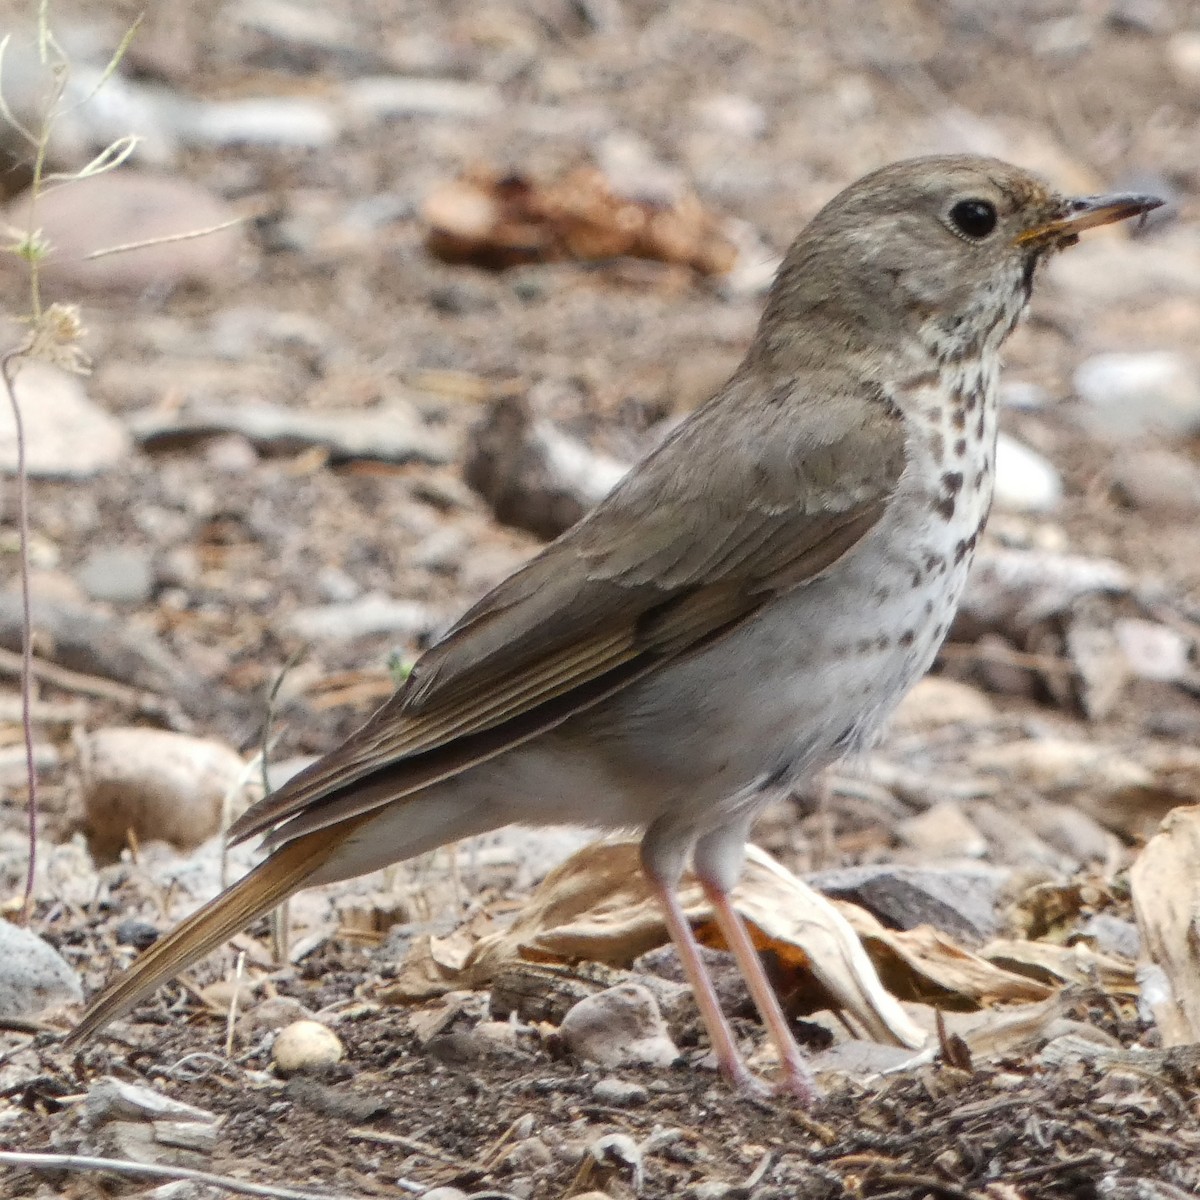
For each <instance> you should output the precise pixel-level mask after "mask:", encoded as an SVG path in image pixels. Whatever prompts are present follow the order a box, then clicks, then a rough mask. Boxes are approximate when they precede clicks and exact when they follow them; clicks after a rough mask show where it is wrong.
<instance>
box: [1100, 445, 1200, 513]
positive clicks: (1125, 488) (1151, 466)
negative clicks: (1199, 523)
mask: <svg viewBox="0 0 1200 1200" xmlns="http://www.w3.org/2000/svg"><path fill="white" fill-rule="evenodd" d="M1109 469H1110V471H1111V473H1112V481H1113V486H1114V487H1115V488H1116V489H1117V492H1118V494H1119V495H1120V496H1122V497H1123V498H1124V499H1125V500H1126V501H1128V503H1130V504H1132V505H1133V507H1134V508H1137V509H1140V510H1141V511H1142V512H1145V513H1148V514H1151V515H1161V516H1164V517H1192V516H1195V515H1196V513H1198V512H1200V466H1197V465H1196V463H1194V462H1192V460H1191V459H1190V458H1186V457H1184V455H1182V454H1177V453H1175V452H1174V451H1172V450H1160V449H1145V450H1132V451H1129V452H1128V453H1122V454H1120V455H1118V456H1117V457H1116V459H1115V461H1114V462H1113V463H1112V465H1111V467H1110V468H1109Z"/></svg>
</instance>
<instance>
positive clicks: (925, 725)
mask: <svg viewBox="0 0 1200 1200" xmlns="http://www.w3.org/2000/svg"><path fill="white" fill-rule="evenodd" d="M995 716H996V708H995V705H993V704H992V702H991V700H989V699H988V697H987V696H986V695H984V693H983V692H981V691H979V690H978V689H977V688H973V687H970V686H969V685H967V684H965V683H959V682H958V681H957V680H954V679H944V678H942V677H941V676H940V675H927V676H926V677H925V678H924V679H922V680H921V681H920V682H919V683H917V685H916V686H915V687H914V688H913V689H912V690H911V691H910V692H909V693H908V695H907V696H905V697H904V699H903V700H901V701H900V704H899V705H898V707H897V708H896V711H895V713H894V714H893V716H892V720H891V724H890V726H889V728H890V729H891V730H892V731H893V732H895V733H921V732H925V731H928V730H931V729H940V728H942V727H943V726H945V725H958V724H962V725H987V724H988V723H990V722H991V721H992V720H994V719H995Z"/></svg>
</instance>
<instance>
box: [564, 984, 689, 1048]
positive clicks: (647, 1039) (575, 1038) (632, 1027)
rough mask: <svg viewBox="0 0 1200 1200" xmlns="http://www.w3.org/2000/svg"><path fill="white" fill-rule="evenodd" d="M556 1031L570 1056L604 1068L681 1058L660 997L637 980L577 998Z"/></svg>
mask: <svg viewBox="0 0 1200 1200" xmlns="http://www.w3.org/2000/svg"><path fill="white" fill-rule="evenodd" d="M559 1033H560V1034H561V1035H562V1038H563V1041H564V1042H565V1043H566V1045H567V1047H568V1048H569V1049H570V1050H571V1052H572V1053H573V1054H575V1055H577V1056H578V1057H579V1058H582V1059H586V1060H588V1061H590V1062H595V1063H599V1064H600V1065H601V1066H603V1067H621V1066H632V1065H646V1066H656V1067H665V1066H670V1064H671V1063H673V1062H675V1061H676V1060H677V1059H678V1058H679V1050H678V1048H677V1047H676V1045H675V1043H674V1042H673V1041H672V1040H671V1037H670V1034H669V1033H668V1032H667V1024H666V1022H665V1021H664V1020H663V1016H662V1013H661V1011H660V1010H659V1007H658V1001H657V1000H655V998H654V995H653V993H652V992H651V991H650V990H649V989H648V988H646V987H643V986H642V985H641V984H637V983H624V984H619V985H618V986H617V987H611V988H605V990H604V991H602V992H597V993H596V994H595V995H594V996H587V997H585V998H584V999H582V1000H580V1001H579V1002H578V1003H577V1004H575V1005H574V1006H572V1007H571V1008H570V1009H569V1010H568V1012H567V1014H566V1016H565V1017H563V1020H562V1024H561V1025H560V1026H559Z"/></svg>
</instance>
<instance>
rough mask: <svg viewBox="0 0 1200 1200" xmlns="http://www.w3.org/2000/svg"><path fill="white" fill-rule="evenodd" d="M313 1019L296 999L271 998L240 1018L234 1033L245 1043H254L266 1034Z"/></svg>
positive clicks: (256, 1005) (248, 1010)
mask: <svg viewBox="0 0 1200 1200" xmlns="http://www.w3.org/2000/svg"><path fill="white" fill-rule="evenodd" d="M311 1017H312V1013H311V1012H310V1011H309V1010H308V1009H307V1008H305V1007H304V1005H303V1004H301V1003H300V1001H299V1000H297V999H296V998H295V997H293V996H269V997H267V999H266V1000H260V1001H259V1002H258V1003H257V1004H255V1005H254V1006H253V1007H251V1008H248V1009H247V1010H246V1011H245V1012H244V1013H242V1015H241V1016H240V1017H238V1020H237V1025H236V1026H235V1028H234V1032H235V1033H236V1034H237V1036H238V1037H239V1038H240V1039H241V1040H242V1042H243V1043H253V1042H256V1041H258V1039H259V1038H260V1037H262V1036H263V1035H264V1034H267V1033H274V1032H275V1030H277V1029H282V1028H284V1027H285V1026H287V1025H291V1024H294V1023H295V1022H297V1021H303V1020H308V1019H310V1018H311Z"/></svg>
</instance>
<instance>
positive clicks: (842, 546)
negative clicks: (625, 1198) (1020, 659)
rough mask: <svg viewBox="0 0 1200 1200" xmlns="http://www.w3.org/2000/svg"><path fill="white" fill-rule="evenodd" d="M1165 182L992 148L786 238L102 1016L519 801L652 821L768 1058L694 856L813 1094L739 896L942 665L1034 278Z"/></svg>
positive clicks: (526, 806) (850, 201)
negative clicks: (732, 358) (663, 430)
mask: <svg viewBox="0 0 1200 1200" xmlns="http://www.w3.org/2000/svg"><path fill="white" fill-rule="evenodd" d="M1159 203H1160V202H1159V201H1158V200H1156V199H1154V198H1153V197H1150V196H1138V195H1108V196H1090V197H1084V198H1075V199H1072V198H1067V197H1064V196H1062V195H1059V194H1058V193H1056V192H1054V191H1052V190H1051V189H1050V188H1048V187H1047V186H1046V185H1045V184H1043V183H1042V182H1041V181H1039V180H1038V179H1036V178H1035V177H1034V176H1032V175H1030V174H1027V173H1026V172H1025V171H1022V170H1020V169H1018V168H1016V167H1013V166H1009V165H1007V164H1005V163H1003V162H999V161H997V160H995V159H988V158H976V157H959V156H954V157H949V156H947V157H933V158H921V159H914V160H911V161H906V162H900V163H896V164H893V165H891V166H886V167H883V168H882V169H880V170H877V171H875V172H874V173H872V174H870V175H867V176H866V177H865V178H863V179H860V180H859V181H858V182H857V183H854V184H852V185H851V186H850V187H848V188H847V189H846V190H845V191H843V192H842V193H841V194H840V195H838V196H836V197H835V198H834V199H833V200H831V201H830V202H829V203H828V204H827V205H826V206H825V207H824V208H823V209H822V210H821V211H820V212H819V213H818V214H817V215H816V217H814V218H813V220H812V222H811V224H809V226H808V227H807V228H806V229H805V230H804V231H803V232H802V233H801V234H800V236H799V237H798V238H797V239H796V241H795V242H794V243H793V244H792V246H791V247H790V249H789V250H788V252H787V255H786V257H785V259H784V262H783V265H782V267H781V268H780V270H779V273H778V275H777V277H776V279H775V281H774V284H773V286H772V288H771V291H770V295H769V297H768V299H767V303H766V307H765V311H764V313H763V316H762V319H761V322H760V324H759V326H758V329H757V332H756V333H755V336H754V339H753V341H752V342H751V344H750V347H749V350H748V351H747V353H746V356H745V359H744V360H743V361H742V363H741V365H740V366H739V367H738V368H737V370H736V371H735V372H734V374H733V377H732V378H731V379H730V380H729V382H728V383H727V384H726V385H725V386H724V387H723V388H722V389H721V390H720V391H719V392H718V393H717V394H716V395H715V396H713V397H712V399H711V400H709V401H708V402H707V403H706V404H704V405H703V406H702V407H700V408H699V409H698V410H696V411H695V412H694V413H693V414H692V415H691V416H690V417H689V418H688V419H687V420H686V421H684V422H683V423H682V424H681V425H680V426H679V427H678V428H677V429H676V430H675V431H674V432H673V433H672V434H671V435H670V437H668V438H667V439H666V440H665V441H664V442H663V443H662V444H661V445H660V446H659V447H658V448H657V449H655V450H654V451H653V452H651V453H650V454H649V455H647V456H646V457H645V458H644V459H643V460H642V461H641V462H640V463H638V465H637V466H635V467H634V468H633V469H632V470H631V471H630V472H629V474H628V475H627V476H626V477H625V478H624V479H623V480H622V481H621V482H620V483H619V484H618V485H617V487H616V488H615V489H614V490H613V491H612V493H611V494H610V495H609V496H607V497H606V498H605V499H604V500H602V501H601V502H600V503H599V504H598V505H597V506H596V507H595V508H594V509H593V510H592V511H591V512H590V513H588V514H587V515H586V516H584V517H583V518H582V520H580V521H579V522H578V523H577V524H576V525H575V526H573V527H572V528H571V529H569V530H568V531H567V532H566V533H564V534H563V535H562V536H561V537H559V538H558V539H557V540H556V541H554V542H552V543H551V544H550V545H548V546H547V547H546V548H545V549H544V550H543V551H542V552H541V553H540V554H538V555H537V556H536V557H535V558H533V559H532V560H531V561H530V562H528V563H527V564H526V565H525V566H523V567H522V568H520V569H519V570H518V571H516V572H515V573H514V574H513V575H511V576H509V577H508V578H507V579H505V580H504V581H503V582H502V583H500V584H499V585H498V586H497V587H496V588H494V589H493V590H492V591H491V592H490V593H488V594H487V595H486V596H485V597H484V598H483V599H482V600H481V601H479V603H478V604H476V605H475V606H474V607H473V608H471V609H470V610H469V611H468V612H467V613H466V614H465V615H464V616H463V617H462V618H461V620H459V621H458V623H457V624H456V625H454V627H453V628H452V629H451V630H450V631H449V632H448V633H447V634H446V635H445V636H444V637H443V638H442V639H441V640H440V641H439V642H437V644H436V645H434V646H433V647H432V648H431V649H430V650H428V651H427V652H426V653H425V654H424V655H423V656H422V657H421V659H420V660H419V661H418V662H417V664H416V666H415V667H414V668H413V671H412V673H411V675H410V676H409V677H408V679H407V680H406V681H405V683H404V684H403V686H402V687H401V688H400V689H399V690H398V691H397V692H396V694H395V695H394V696H393V697H392V698H391V699H390V700H388V701H387V703H385V704H384V705H383V707H382V708H380V709H379V710H378V711H377V712H376V713H375V714H374V715H373V716H372V717H371V718H370V719H369V720H368V721H367V722H366V724H364V725H363V726H362V727H361V728H360V729H359V730H358V731H357V732H355V733H353V734H352V735H351V736H350V737H349V738H348V739H347V740H346V741H345V742H343V743H342V744H341V745H340V746H337V747H336V748H335V749H333V750H331V751H330V752H329V753H328V754H326V755H325V756H324V757H323V758H321V759H319V760H318V761H317V762H315V763H314V764H313V765H312V766H310V767H308V768H307V769H306V770H304V771H302V772H301V773H300V774H299V775H297V776H296V777H295V778H293V779H292V780H291V781H290V782H288V783H287V784H285V785H284V786H283V787H281V788H279V789H278V790H276V791H275V792H274V793H272V794H271V795H269V796H267V797H266V798H265V799H263V800H262V801H260V802H259V803H258V804H256V805H254V806H253V807H252V808H250V809H249V810H248V811H247V812H246V813H245V815H244V816H242V817H241V818H240V820H238V821H237V822H236V823H235V825H234V826H233V828H232V830H231V836H232V837H233V839H234V840H237V841H240V840H242V839H245V838H249V837H251V836H253V835H256V834H265V840H264V846H265V849H266V858H265V859H264V860H263V861H262V862H261V864H260V865H259V866H257V867H255V868H254V869H253V870H252V871H251V872H250V873H249V874H248V875H246V876H245V877H244V878H242V879H241V880H240V881H239V882H237V883H235V884H233V885H232V886H231V887H230V888H228V889H227V890H226V891H224V892H222V893H221V894H220V895H218V896H217V897H216V898H215V899H214V900H211V901H210V902H209V903H208V904H206V905H204V906H203V907H202V908H200V909H199V910H198V911H197V912H196V913H195V914H193V915H192V916H190V917H188V918H187V919H186V920H185V921H183V922H182V923H181V924H180V925H178V926H177V927H176V928H175V929H174V930H172V931H171V932H170V933H168V934H167V935H165V936H164V937H163V938H162V939H161V940H160V941H158V942H157V943H156V944H155V945H154V946H152V947H151V948H150V949H149V950H148V951H147V952H146V953H144V954H143V955H142V956H141V957H140V958H139V959H137V960H136V961H135V962H134V964H133V965H132V967H130V968H129V969H128V970H127V971H126V972H125V973H124V974H123V975H120V976H119V977H118V978H117V979H116V980H115V981H114V982H112V983H110V984H109V985H108V987H107V988H106V989H105V990H104V991H103V992H102V993H101V994H100V996H99V997H98V998H97V999H95V1000H94V1001H93V1003H92V1004H91V1006H90V1007H89V1008H88V1010H87V1011H86V1013H85V1014H84V1016H83V1018H82V1020H81V1021H80V1023H79V1025H78V1026H77V1027H76V1028H75V1030H74V1031H73V1032H72V1033H71V1035H70V1039H69V1040H70V1041H71V1042H73V1043H79V1042H82V1041H83V1040H84V1039H85V1038H88V1037H90V1036H91V1035H92V1034H94V1033H95V1032H96V1031H97V1030H98V1029H100V1028H101V1027H102V1026H104V1025H106V1024H107V1023H108V1022H109V1021H111V1020H112V1019H113V1018H114V1017H117V1016H119V1015H121V1014H123V1013H125V1012H126V1011H128V1010H129V1009H130V1008H131V1007H132V1006H133V1005H134V1004H135V1003H136V1002H137V1001H138V1000H140V999H141V998H142V997H144V996H145V995H147V994H148V993H149V992H150V991H152V990H153V989H154V988H156V987H157V986H158V985H159V984H161V983H163V982H164V981H166V980H168V979H170V978H171V977H173V976H174V975H175V974H177V973H178V972H179V971H181V970H182V969H183V968H185V967H186V966H188V965H189V964H190V963H192V962H193V961H194V960H196V959H197V958H198V957H200V956H201V955H203V954H205V953H207V952H208V951H210V950H211V949H213V948H214V947H216V946H218V945H219V944H220V943H222V942H223V941H225V940H226V939H227V938H229V937H230V936H231V935H232V934H234V933H235V932H237V931H238V930H240V929H241V928H243V927H244V926H245V925H247V924H248V923H249V922H250V921H252V920H253V919H254V918H255V917H257V916H259V915H261V914H263V913H265V912H267V911H268V910H269V909H271V908H272V907H274V906H275V905H277V904H279V903H280V902H281V901H282V900H284V899H285V898H286V897H287V896H289V895H290V894H291V893H292V892H294V891H296V890H297V889H299V888H302V887H306V886H310V885H314V884H326V883H331V882H334V881H336V880H342V879H346V878H348V877H350V876H354V875H360V874H363V873H365V872H368V871H373V870H375V869H377V868H379V867H383V866H386V865H387V864H389V863H393V862H396V861H399V860H401V859H406V858H410V857H412V856H413V855H416V854H421V853H423V852H425V851H428V850H430V849H432V848H434V847H437V846H440V845H442V844H443V843H446V842H450V841H453V840H455V839H458V838H463V837H467V836H470V835H473V834H479V833H482V832H485V831H487V830H490V829H494V828H496V827H498V826H502V825H507V824H511V823H525V824H536V825H542V824H548V823H561V822H568V823H572V822H573V823H581V824H587V825H591V826H599V827H605V828H625V829H628V828H636V829H640V830H643V831H644V834H643V837H642V842H641V863H642V869H643V870H644V872H645V874H646V877H647V879H648V881H649V883H650V885H651V887H652V890H653V892H654V893H655V895H656V896H657V899H658V901H659V902H660V904H661V908H662V913H663V916H664V918H665V922H666V927H667V930H668V931H669V933H670V936H671V938H672V939H673V940H674V942H675V945H676V947H677V949H678V952H679V956H680V959H681V961H682V964H683V967H684V969H685V972H686V974H687V977H688V980H689V982H690V984H691V987H692V990H693V991H694V993H695V996H696V1000H697V1003H698V1006H699V1010H700V1014H701V1016H702V1018H703V1021H704V1024H705V1027H706V1029H707V1032H708V1036H709V1039H710V1042H711V1045H712V1049H713V1051H714V1052H715V1056H716V1059H717V1062H718V1064H719V1066H720V1068H721V1070H722V1071H723V1072H724V1074H725V1075H726V1076H727V1077H728V1078H729V1079H730V1080H731V1081H732V1082H733V1083H734V1084H736V1085H738V1086H740V1087H742V1088H746V1089H756V1088H761V1087H762V1086H763V1084H762V1082H761V1081H760V1080H758V1079H757V1077H755V1076H753V1075H752V1074H751V1072H750V1071H749V1070H748V1068H747V1067H746V1066H745V1064H744V1061H743V1059H742V1058H741V1056H740V1054H739V1050H738V1047H737V1044H736V1042H735V1039H734V1036H733V1033H732V1031H731V1030H730V1027H729V1024H728V1022H727V1020H726V1018H725V1017H724V1015H723V1014H722V1012H721V1008H720V1005H719V1004H718V1002H717V998H716V994H715V992H714V990H713V986H712V983H711V981H710V979H709V977H708V975H707V973H706V970H705V967H704V965H703V963H702V961H701V957H700V954H699V952H698V949H697V945H696V940H695V936H694V934H693V931H692V929H691V927H690V926H689V924H688V921H687V920H686V918H685V916H684V914H683V912H682V910H681V907H680V905H679V902H678V900H677V898H676V895H675V887H676V884H677V883H678V881H679V879H680V876H681V874H682V872H683V870H684V868H685V866H686V864H687V862H688V860H689V858H690V860H691V863H692V866H693V869H694V871H695V873H696V875H697V877H698V878H699V880H700V881H701V883H702V885H703V888H704V891H705V893H706V895H707V898H708V900H709V901H710V903H711V905H712V910H713V914H714V917H715V920H716V923H717V926H718V927H719V929H720V931H721V933H722V935H723V937H724V939H725V941H726V943H727V945H728V947H729V949H730V950H731V951H732V953H733V955H734V956H735V958H736V961H737V964H738V966H739V968H740V970H741V972H742V974H743V976H744V977H745V980H746V983H747V987H748V989H749V992H750V995H751V996H752V998H753V1000H754V1002H755V1004H756V1006H757V1008H758V1010H759V1012H760V1014H761V1016H762V1018H763V1022H764V1024H765V1026H766V1030H767V1033H768V1035H769V1037H770V1039H771V1041H772V1042H773V1043H774V1045H775V1048H776V1050H777V1051H778V1055H779V1060H780V1080H779V1082H778V1085H777V1086H778V1087H779V1088H781V1089H783V1090H786V1091H788V1092H791V1093H794V1094H795V1095H797V1096H799V1097H800V1098H801V1099H802V1100H803V1101H806V1102H811V1101H812V1100H813V1099H814V1097H815V1095H816V1089H815V1087H814V1084H813V1080H812V1076H811V1073H810V1071H809V1069H808V1067H807V1065H806V1063H805V1060H804V1058H803V1055H802V1054H801V1052H800V1050H799V1049H798V1047H797V1045H796V1042H795V1039H794V1037H793V1035H792V1032H791V1030H790V1029H789V1026H788V1023H787V1020H786V1018H785V1016H784V1014H783V1012H782V1011H781V1008H780V1005H779V1002H778V1000H777V998H776V996H775V994H774V992H773V990H772V988H771V985H770V983H769V981H768V979H767V977H766V976H765V974H764V971H763V968H762V964H761V963H760V961H759V959H758V956H757V954H756V952H755V950H754V947H753V944H752V942H751V939H750V937H749V934H748V932H747V930H746V928H745V926H744V925H743V923H742V921H741V919H740V918H739V916H738V915H737V913H736V912H735V911H734V909H733V907H732V905H731V903H730V900H729V892H730V889H731V888H732V887H733V886H734V884H735V883H736V881H737V879H738V876H739V872H740V869H741V866H742V860H743V852H744V846H745V842H746V838H747V835H748V832H749V829H750V825H751V823H752V822H753V820H754V818H755V816H756V815H757V814H758V813H759V811H760V810H761V809H762V808H763V807H764V805H765V804H766V803H767V802H768V801H769V800H770V799H772V798H773V797H774V796H777V795H779V794H780V793H783V792H785V791H786V790H788V789H789V788H791V787H793V786H794V785H796V784H797V783H798V782H799V781H801V780H803V779H804V778H805V777H807V776H809V775H811V774H812V773H813V772H815V771H817V770H818V769H820V768H821V767H824V766H826V765H827V764H829V763H830V762H832V761H833V760H835V759H837V758H838V757H839V756H841V755H843V754H845V753H847V752H848V751H852V750H855V749H856V748H860V747H862V746H864V745H865V744H867V743H868V742H869V741H870V739H871V738H872V737H873V735H874V734H875V733H876V731H877V730H878V729H879V728H880V726H881V724H882V723H883V722H884V720H885V719H886V717H887V716H888V714H889V713H890V712H891V710H892V709H893V708H894V707H895V705H896V704H897V703H898V701H899V700H900V698H901V697H902V696H903V695H904V693H905V692H906V691H907V690H908V689H909V688H910V687H911V686H912V684H913V683H914V682H915V681H916V680H917V679H918V678H919V677H920V676H921V675H922V674H923V673H924V672H925V671H926V670H927V669H928V668H929V666H930V664H931V663H932V661H933V658H934V655H935V653H936V651H937V649H938V646H939V644H940V643H941V641H942V639H943V638H944V637H945V635H946V631H947V630H948V629H949V627H950V622H951V619H952V618H953V616H954V612H955V608H956V606H957V605H958V602H959V597H960V596H961V594H962V590H963V585H964V583H965V581H966V577H967V571H968V569H969V568H970V565H971V559H972V556H973V554H974V552H975V548H976V546H977V544H978V541H979V537H980V532H981V530H982V529H983V524H984V521H985V520H986V518H987V513H988V508H989V506H990V503H991V496H992V478H993V471H994V464H995V445H996V378H997V372H998V370H999V351H1000V346H1001V343H1002V342H1003V341H1004V339H1005V338H1006V337H1007V336H1008V334H1009V333H1010V332H1011V331H1012V329H1013V327H1014V325H1015V324H1016V323H1017V321H1018V319H1019V318H1020V316H1021V314H1022V313H1023V312H1024V310H1025V308H1026V306H1027V304H1028V303H1029V298H1030V291H1031V288H1032V285H1033V281H1034V275H1035V273H1036V270H1037V268H1038V266H1039V264H1040V263H1041V262H1042V261H1043V260H1045V259H1046V257H1047V256H1048V255H1050V254H1051V253H1052V252H1054V251H1056V250H1058V249H1060V248H1062V247H1064V246H1069V245H1071V244H1072V243H1073V242H1075V241H1076V239H1077V236H1078V234H1079V233H1081V232H1082V231H1083V230H1085V229H1088V228H1090V227H1092V226H1096V225H1103V224H1106V223H1109V222H1113V221H1120V220H1123V219H1125V218H1127V217H1132V216H1135V215H1138V214H1141V213H1145V212H1148V211H1149V210H1150V209H1152V208H1154V207H1156V206H1157V205H1158V204H1159Z"/></svg>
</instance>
